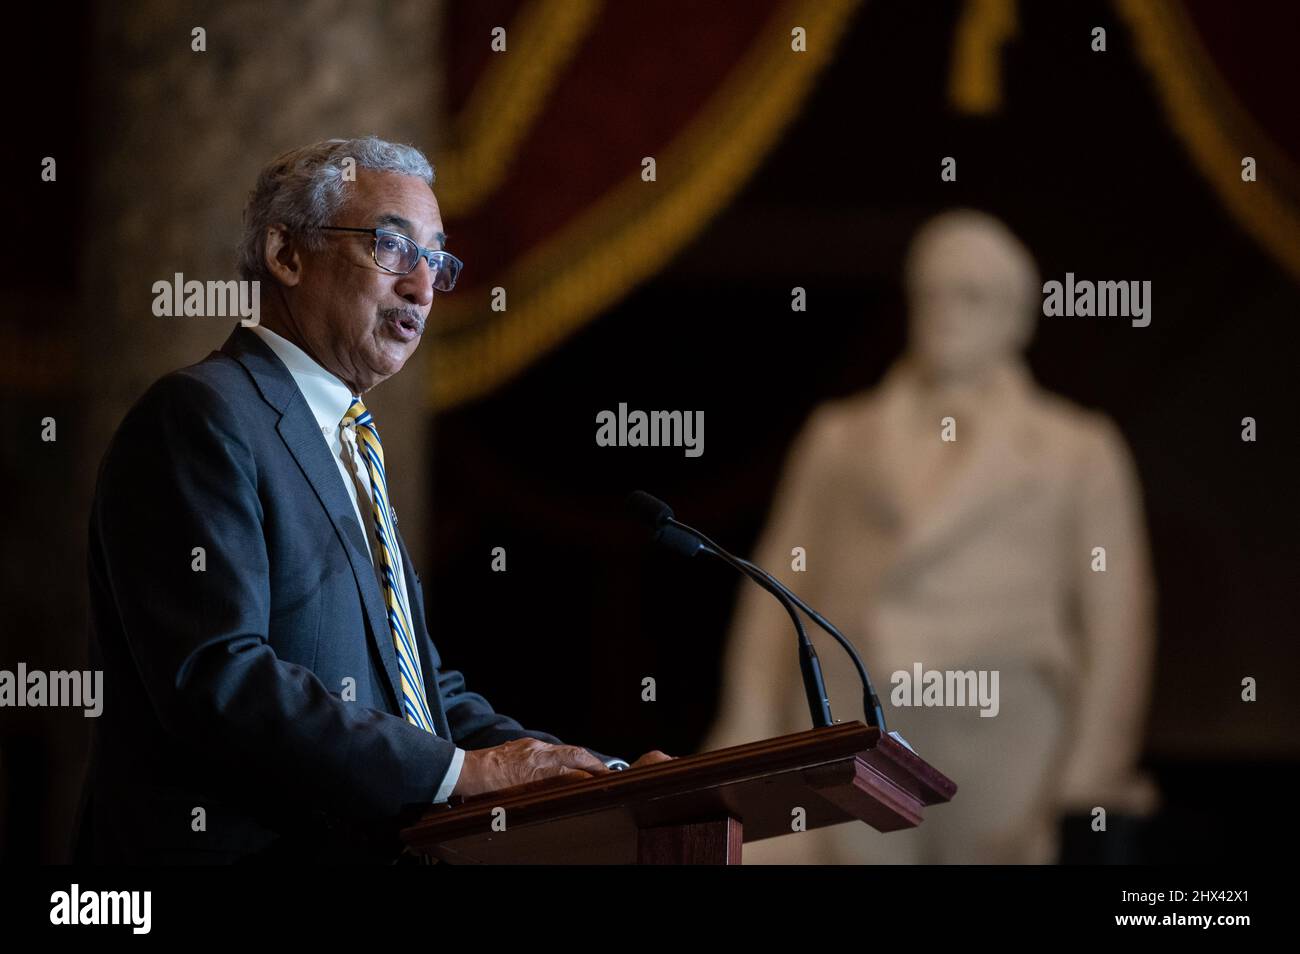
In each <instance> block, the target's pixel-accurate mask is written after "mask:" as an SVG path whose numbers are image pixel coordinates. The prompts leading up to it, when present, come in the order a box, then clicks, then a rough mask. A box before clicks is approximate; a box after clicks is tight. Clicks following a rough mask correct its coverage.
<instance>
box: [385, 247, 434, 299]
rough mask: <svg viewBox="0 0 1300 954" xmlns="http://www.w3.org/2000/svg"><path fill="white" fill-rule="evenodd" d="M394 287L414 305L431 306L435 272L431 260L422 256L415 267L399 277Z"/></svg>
mask: <svg viewBox="0 0 1300 954" xmlns="http://www.w3.org/2000/svg"><path fill="white" fill-rule="evenodd" d="M393 287H394V288H395V289H396V291H397V293H398V294H399V295H401V296H402V297H403V298H405V299H406V300H407V301H409V302H410V303H411V304H412V305H419V306H420V307H421V308H427V307H429V305H431V304H432V303H433V272H432V270H431V269H430V268H429V260H428V259H426V258H424V257H423V256H421V257H420V260H419V261H418V262H416V263H415V268H413V269H411V270H410V271H409V272H407V273H406V274H405V275H403V276H402V277H401V278H399V279H398V280H397V284H396V285H394V286H393Z"/></svg>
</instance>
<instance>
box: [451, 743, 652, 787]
mask: <svg viewBox="0 0 1300 954" xmlns="http://www.w3.org/2000/svg"><path fill="white" fill-rule="evenodd" d="M655 754H658V755H663V753H662V752H659V753H654V752H651V753H648V754H647V755H644V756H642V757H641V759H638V760H637V762H638V764H639V763H640V762H641V760H642V759H646V758H649V757H650V755H655ZM666 757H667V756H665V758H666ZM656 761H662V760H661V759H656ZM607 772H609V769H607V768H606V767H605V763H604V762H602V761H601V760H600V759H598V758H596V757H595V756H594V755H592V754H591V753H590V752H588V751H587V750H586V749H584V748H580V747H578V746H576V745H552V744H550V743H549V742H542V741H540V740H539V739H515V740H513V741H511V742H506V743H504V744H502V745H495V746H493V747H492V748H490V749H474V750H466V752H465V764H464V765H462V766H461V769H460V778H459V779H457V780H456V787H455V788H454V789H452V792H451V793H452V794H453V795H459V796H461V797H462V798H472V797H473V796H475V795H481V794H483V793H484V792H495V791H496V790H497V789H499V788H513V787H514V786H516V785H525V784H527V783H529V782H538V781H541V780H542V779H549V778H572V779H579V778H591V777H592V776H593V775H604V774H605V773H607Z"/></svg>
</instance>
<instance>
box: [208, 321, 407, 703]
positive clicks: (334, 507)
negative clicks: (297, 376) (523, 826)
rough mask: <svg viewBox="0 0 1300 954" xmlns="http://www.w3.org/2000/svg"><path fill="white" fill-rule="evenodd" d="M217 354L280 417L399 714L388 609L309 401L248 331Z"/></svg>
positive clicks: (237, 334)
mask: <svg viewBox="0 0 1300 954" xmlns="http://www.w3.org/2000/svg"><path fill="white" fill-rule="evenodd" d="M221 350H222V351H224V352H225V353H226V354H228V355H230V356H231V357H232V358H234V359H235V360H236V361H238V362H239V363H240V364H242V365H243V366H244V368H245V369H247V371H248V373H249V374H250V375H252V377H253V381H254V382H255V383H256V384H257V387H258V389H259V390H260V391H261V393H262V397H263V398H264V399H265V400H266V401H267V403H268V404H270V405H271V406H272V407H274V408H275V409H276V410H277V411H279V412H280V421H279V423H278V424H277V425H276V430H277V431H278V432H279V434H280V437H281V439H282V440H283V441H284V444H285V447H286V448H287V449H288V451H289V453H290V454H292V455H293V458H294V460H295V461H297V463H298V466H299V468H301V470H302V472H303V476H305V477H306V478H307V482H308V483H310V484H311V486H312V489H313V490H314V491H315V492H316V499H317V500H318V501H319V503H320V505H321V506H322V507H324V508H325V514H326V516H328V517H329V520H330V523H331V524H332V525H333V526H334V532H335V533H336V534H337V535H338V538H339V544H340V545H341V546H342V547H343V550H344V552H345V553H347V555H348V563H349V564H350V565H351V566H352V575H353V577H354V578H355V580H356V583H357V588H358V590H359V591H360V594H361V602H362V605H363V606H364V608H365V614H366V619H367V621H368V622H369V627H368V636H369V639H370V642H371V646H372V648H373V649H374V650H375V652H377V653H378V655H379V658H380V659H381V660H382V661H383V666H384V672H385V673H386V675H387V677H388V686H389V689H390V690H391V691H392V694H393V695H392V699H391V702H392V704H393V707H394V711H397V712H400V711H401V698H402V693H401V683H400V681H399V677H398V669H397V650H396V648H395V647H394V646H393V639H392V635H391V631H390V629H389V627H388V611H387V605H386V604H385V602H384V598H383V594H382V593H380V591H379V581H378V580H377V579H376V577H375V570H374V564H372V563H371V560H370V556H369V554H368V552H367V550H366V545H365V540H364V538H363V537H362V536H361V528H360V527H359V526H357V521H356V516H355V511H354V509H353V506H352V501H351V499H350V498H349V497H348V495H347V491H346V490H345V488H344V486H343V479H342V477H341V476H340V475H339V469H338V465H337V464H336V463H335V462H334V459H333V457H331V456H330V452H329V446H328V445H327V444H326V443H325V440H324V439H323V438H322V436H321V432H320V428H319V427H318V426H317V424H316V418H315V417H313V416H312V413H311V409H310V408H309V407H308V406H307V399H306V398H304V397H303V396H302V392H301V391H300V390H299V389H298V385H297V384H296V383H295V382H294V380H293V376H292V375H291V374H289V371H288V369H287V368H285V366H284V364H283V363H282V362H281V361H280V359H279V358H277V357H276V356H275V352H273V351H272V350H271V349H270V348H269V347H267V345H266V343H265V342H263V341H262V340H261V339H260V338H259V337H258V336H257V335H256V334H255V333H254V332H252V331H249V330H248V329H247V328H243V327H238V328H236V329H235V330H234V331H233V332H232V333H231V335H230V337H229V338H228V339H227V340H226V343H225V344H224V345H223V346H222V349H221Z"/></svg>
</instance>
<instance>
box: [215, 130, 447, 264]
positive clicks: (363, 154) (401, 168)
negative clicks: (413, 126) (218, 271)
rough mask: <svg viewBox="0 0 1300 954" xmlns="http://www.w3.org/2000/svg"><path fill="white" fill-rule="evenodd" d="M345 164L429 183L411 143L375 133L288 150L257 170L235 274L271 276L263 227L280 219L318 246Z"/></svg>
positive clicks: (335, 205) (341, 193)
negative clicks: (380, 136) (320, 227)
mask: <svg viewBox="0 0 1300 954" xmlns="http://www.w3.org/2000/svg"><path fill="white" fill-rule="evenodd" d="M349 159H351V160H353V163H354V164H353V165H352V166H351V167H350V168H351V169H352V170H355V169H372V170H374V171H376V172H396V173H398V174H399V175H404V176H418V177H419V178H421V179H423V180H424V182H425V184H426V185H429V186H432V185H433V179H434V172H433V167H432V166H431V165H429V160H428V159H427V158H425V155H424V153H422V152H421V151H420V150H419V149H417V148H415V147H414V146H407V145H403V144H401V143H392V142H386V141H385V140H383V139H378V138H376V137H375V136H366V137H364V138H361V139H325V140H322V141H321V142H317V143H312V144H311V145H310V146H302V147H300V148H298V149H293V150H290V151H289V152H286V153H285V154H284V155H282V156H278V157H277V158H275V159H272V160H271V161H270V162H269V163H267V164H266V166H265V167H264V168H263V169H262V171H261V172H260V173H259V174H258V176H257V184H256V185H255V186H253V191H252V192H250V193H249V194H248V204H247V205H245V206H244V234H243V236H242V237H241V238H240V240H239V250H238V256H239V258H238V266H239V277H240V278H242V279H244V280H246V281H253V280H261V281H270V280H271V275H270V273H269V272H268V271H267V268H266V230H267V228H268V227H269V226H272V225H277V224H278V225H283V226H284V227H285V228H286V229H287V230H288V232H289V234H290V235H291V236H293V237H294V238H295V239H296V240H297V241H299V242H301V243H302V245H303V247H304V248H308V249H318V248H320V247H321V245H322V244H323V243H324V238H323V237H322V236H321V235H320V234H319V233H317V232H316V228H317V227H318V226H322V225H327V224H328V223H329V222H330V220H331V219H332V218H333V217H334V216H335V214H336V213H337V212H338V211H339V209H340V208H342V206H343V203H344V200H345V199H346V192H345V190H344V185H345V183H346V182H347V181H348V180H347V179H345V178H344V175H345V173H346V172H347V171H349V166H348V164H347V160H349Z"/></svg>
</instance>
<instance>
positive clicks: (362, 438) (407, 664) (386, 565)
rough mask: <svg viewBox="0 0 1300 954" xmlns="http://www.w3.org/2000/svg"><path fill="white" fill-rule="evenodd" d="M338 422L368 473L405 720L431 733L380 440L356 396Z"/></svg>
mask: <svg viewBox="0 0 1300 954" xmlns="http://www.w3.org/2000/svg"><path fill="white" fill-rule="evenodd" d="M342 423H343V426H344V427H353V428H354V429H355V434H356V438H357V446H358V447H359V448H360V450H361V457H362V459H363V460H364V461H365V462H366V470H367V471H369V472H370V503H371V512H372V513H373V514H374V522H375V535H376V536H377V537H378V538H379V552H380V556H381V557H382V558H383V567H382V569H383V583H384V604H385V605H386V606H387V607H388V628H389V629H390V630H392V633H393V645H394V646H395V647H396V648H397V669H398V674H399V676H400V677H401V683H402V710H403V711H404V712H405V713H406V721H407V722H410V723H411V724H412V725H418V726H419V727H420V728H422V729H425V730H427V731H429V732H433V731H434V728H433V715H432V714H431V713H430V712H429V702H428V700H427V699H426V698H425V695H424V679H423V678H421V673H420V653H419V650H418V649H417V648H416V643H415V629H414V628H413V627H412V626H411V609H410V606H409V605H408V603H407V596H406V593H404V592H402V588H401V587H400V586H399V585H398V580H399V578H400V567H401V565H402V564H401V556H400V555H399V553H400V551H399V550H398V548H397V530H396V528H394V526H393V510H392V508H391V507H389V505H388V479H387V477H386V476H385V475H384V447H383V445H382V444H381V443H380V442H379V430H378V428H376V427H375V422H374V419H373V418H371V416H370V412H369V411H368V410H366V406H365V405H364V404H362V403H361V399H360V398H353V399H352V406H351V407H349V408H348V412H347V413H346V414H344V415H343V421H342ZM435 734H436V733H435Z"/></svg>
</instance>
